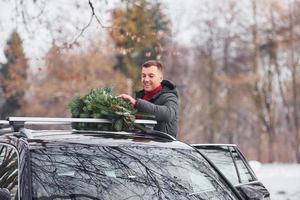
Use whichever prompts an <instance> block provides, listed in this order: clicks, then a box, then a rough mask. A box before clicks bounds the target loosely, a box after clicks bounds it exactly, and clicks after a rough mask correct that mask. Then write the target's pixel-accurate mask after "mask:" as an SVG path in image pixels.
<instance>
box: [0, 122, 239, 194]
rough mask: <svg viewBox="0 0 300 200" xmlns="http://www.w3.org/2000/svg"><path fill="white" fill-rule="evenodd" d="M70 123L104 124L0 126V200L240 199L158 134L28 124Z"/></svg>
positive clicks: (203, 163) (198, 159) (204, 164)
mask: <svg viewBox="0 0 300 200" xmlns="http://www.w3.org/2000/svg"><path fill="white" fill-rule="evenodd" d="M74 122H76V123H78V122H80V123H82V122H84V123H109V122H107V121H105V120H104V121H101V120H97V119H74V118H65V119H62V118H60V119H58V118H9V120H8V121H2V122H0V123H1V124H2V129H0V199H1V200H5V199H10V197H11V199H21V200H31V199H34V200H50V199H51V200H52V199H53V200H54V199H56V200H58V199H83V200H86V199H87V200H88V199H101V200H106V199H109V200H114V199H116V200H122V199H124V200H125V199H126V200H136V199H138V200H139V199H149V200H155V199H172V200H173V199H176V200H177V199H179V200H181V199H187V200H198V199H215V200H217V199H218V200H219V199H221V200H223V199H224V200H227V199H228V200H236V199H239V200H241V199H243V198H242V197H241V196H240V194H239V193H238V192H237V190H236V189H235V188H234V187H233V186H232V184H231V183H230V182H229V181H228V180H227V179H226V178H225V177H224V175H223V174H222V173H220V172H219V171H218V170H217V169H216V168H215V166H214V165H211V164H210V163H209V162H208V161H207V159H206V158H205V156H203V155H202V154H201V153H200V152H199V151H198V150H196V149H195V148H193V147H191V146H190V145H187V144H185V143H182V142H180V141H177V140H176V139H174V138H173V137H172V136H169V135H167V134H165V133H161V132H157V131H153V130H148V131H145V130H144V131H141V130H136V131H131V132H127V131H126V132H125V131H120V132H115V131H98V130H96V131H95V130H75V129H69V130H50V129H49V128H47V129H46V130H42V128H41V127H38V128H35V129H32V128H31V129H28V126H30V125H28V124H35V125H36V124H38V125H39V126H40V125H41V124H55V126H57V124H60V126H64V124H66V123H67V124H70V123H74ZM136 122H137V123H143V124H148V125H149V123H150V124H151V123H153V121H147V120H146V121H145V120H140V121H136ZM25 125H26V128H25Z"/></svg>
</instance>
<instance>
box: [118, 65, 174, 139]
mask: <svg viewBox="0 0 300 200" xmlns="http://www.w3.org/2000/svg"><path fill="white" fill-rule="evenodd" d="M141 82H142V85H143V90H141V91H139V92H137V93H136V99H134V98H133V97H131V96H130V95H127V94H121V95H120V97H121V98H123V99H124V100H127V101H129V102H131V103H132V104H133V105H134V106H135V108H136V109H137V110H138V112H141V113H148V114H151V115H154V116H155V118H156V120H157V124H156V126H155V127H154V130H158V131H162V132H165V133H168V134H170V135H172V136H173V137H176V135H177V129H178V126H177V124H178V114H179V113H178V107H179V105H178V98H179V97H178V92H177V89H176V86H175V85H174V84H173V83H172V82H170V81H168V80H164V79H163V67H162V64H161V63H160V62H158V61H156V60H149V61H147V62H145V63H144V64H143V65H142V71H141Z"/></svg>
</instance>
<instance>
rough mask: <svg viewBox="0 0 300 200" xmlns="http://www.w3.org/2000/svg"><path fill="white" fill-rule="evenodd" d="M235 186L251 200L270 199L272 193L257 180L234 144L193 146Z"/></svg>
mask: <svg viewBox="0 0 300 200" xmlns="http://www.w3.org/2000/svg"><path fill="white" fill-rule="evenodd" d="M192 146H193V147H195V148H196V149H198V150H199V151H200V152H201V153H202V154H203V155H204V156H206V157H207V158H208V159H209V160H210V161H211V162H212V163H213V164H214V165H215V166H216V167H217V168H218V169H219V170H220V171H221V172H222V173H223V174H224V176H225V177H226V178H227V179H228V180H229V181H230V182H231V183H232V184H233V185H234V186H235V188H236V189H237V190H238V191H239V192H240V194H241V195H242V196H243V197H244V198H246V199H251V200H256V199H257V200H261V199H262V200H267V199H270V193H269V192H268V190H267V189H266V188H265V186H264V185H263V184H262V183H261V182H260V181H259V180H258V179H257V177H256V175H255V173H254V172H253V170H252V169H251V167H250V165H249V163H248V162H247V160H246V158H245V157H244V155H243V154H242V153H241V151H240V150H239V149H238V147H237V146H236V145H234V144H193V145H192Z"/></svg>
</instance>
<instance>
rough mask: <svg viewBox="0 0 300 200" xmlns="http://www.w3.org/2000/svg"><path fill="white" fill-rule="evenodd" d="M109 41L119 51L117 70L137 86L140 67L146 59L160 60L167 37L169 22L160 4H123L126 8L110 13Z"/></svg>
mask: <svg viewBox="0 0 300 200" xmlns="http://www.w3.org/2000/svg"><path fill="white" fill-rule="evenodd" d="M112 20H113V30H112V31H111V37H112V39H113V41H114V42H115V46H116V48H117V49H118V50H119V51H118V53H117V55H116V60H117V63H116V65H115V68H116V69H119V70H120V71H121V72H122V73H124V74H125V75H126V76H127V77H129V78H131V79H132V81H133V86H134V89H137V87H138V86H139V70H138V69H139V67H140V66H141V65H142V64H143V63H144V62H145V61H146V60H149V59H160V58H161V57H162V56H163V53H164V47H165V46H166V45H167V43H168V38H169V37H168V36H169V35H170V21H169V19H168V18H167V17H166V16H165V15H164V13H163V11H162V4H161V3H159V2H156V3H149V2H148V1H147V0H135V1H126V8H118V9H115V10H114V11H113V16H112Z"/></svg>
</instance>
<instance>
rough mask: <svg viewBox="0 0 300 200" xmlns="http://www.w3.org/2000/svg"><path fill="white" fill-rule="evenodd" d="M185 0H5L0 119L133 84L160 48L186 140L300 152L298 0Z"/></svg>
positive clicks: (278, 154) (261, 156)
mask: <svg viewBox="0 0 300 200" xmlns="http://www.w3.org/2000/svg"><path fill="white" fill-rule="evenodd" d="M188 2H189V1H179V0H177V1H168V0H164V1H158V0H157V1H156V0H152V1H149V0H114V1H113V3H112V1H105V0H97V1H96V0H94V1H92V0H86V1H79V0H78V1H77V0H76V1H72V2H70V1H57V2H56V1H51V2H49V1H46V0H38V1H37V0H30V1H24V0H15V1H12V0H2V1H1V2H0V4H1V7H2V9H1V13H2V14H1V15H0V17H1V21H0V33H5V32H7V30H8V28H7V27H8V26H7V24H9V25H10V27H13V29H12V31H11V33H10V34H9V36H8V38H6V40H5V42H4V43H3V41H2V43H1V42H0V45H1V44H2V46H0V47H2V48H3V57H4V58H3V59H2V60H3V61H1V63H0V119H5V118H6V117H7V116H47V117H69V116H70V111H69V109H68V107H67V104H68V102H69V101H70V100H71V99H72V98H73V97H74V96H76V95H78V94H79V95H84V94H86V93H88V92H89V90H90V89H92V88H97V87H107V86H113V87H114V88H115V90H116V91H117V92H118V93H129V94H133V93H134V91H135V90H138V89H140V85H139V69H140V66H141V64H142V63H143V62H144V61H146V60H148V59H158V60H161V61H162V63H163V64H164V66H165V76H166V77H165V78H167V79H170V80H172V81H173V82H175V83H176V84H177V86H178V89H179V92H180V126H179V129H180V131H179V139H180V140H182V141H185V142H188V143H235V144H237V145H238V146H239V147H240V148H241V150H242V151H243V152H244V153H245V154H246V156H247V158H248V159H250V160H254V159H255V160H259V161H262V162H297V163H300V116H299V114H300V93H299V90H300V87H299V86H300V76H299V75H300V63H299V61H300V60H299V58H300V40H299V39H300V1H298V0H265V1H260V0H214V1H210V0H201V1H197V3H194V4H193V6H192V7H189V9H187V10H185V11H184V12H185V13H183V8H184V4H185V3H188ZM173 4H176V5H177V7H174V6H173ZM3 5H7V8H8V7H11V10H9V11H7V12H6V13H8V12H9V13H10V14H11V13H12V17H7V16H6V15H5V14H3V13H5V12H4V10H5V8H6V7H3ZM9 5H11V6H9ZM174 8H175V11H174V10H173V11H170V10H171V9H174ZM174 13H175V16H174ZM44 35H46V36H47V37H44ZM45 38H47V39H45ZM49 38H50V39H49ZM187 38H188V40H187ZM24 44H25V45H24ZM41 44H44V45H42V46H43V47H44V49H43V48H41ZM24 46H25V47H26V48H24ZM45 46H46V47H47V48H45ZM45 49H46V50H45ZM36 52H39V53H37V54H35V53H36Z"/></svg>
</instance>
